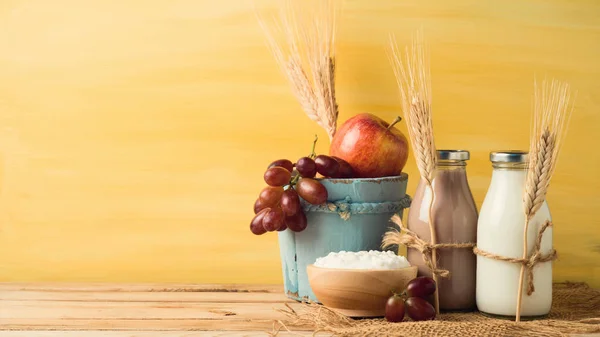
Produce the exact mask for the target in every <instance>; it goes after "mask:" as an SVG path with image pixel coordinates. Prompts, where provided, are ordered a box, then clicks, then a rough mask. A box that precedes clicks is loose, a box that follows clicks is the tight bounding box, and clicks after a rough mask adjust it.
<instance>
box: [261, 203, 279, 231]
mask: <svg viewBox="0 0 600 337" xmlns="http://www.w3.org/2000/svg"><path fill="white" fill-rule="evenodd" d="M284 219H285V217H284V215H283V211H281V209H279V208H271V210H269V211H268V212H267V213H266V214H265V217H264V218H263V221H262V222H263V226H264V227H265V230H267V231H269V232H274V231H276V230H278V229H279V228H280V227H281V224H282V223H283V220H284Z"/></svg>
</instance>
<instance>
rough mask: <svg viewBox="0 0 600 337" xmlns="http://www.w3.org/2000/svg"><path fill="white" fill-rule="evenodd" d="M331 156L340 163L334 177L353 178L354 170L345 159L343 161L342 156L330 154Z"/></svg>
mask: <svg viewBox="0 0 600 337" xmlns="http://www.w3.org/2000/svg"><path fill="white" fill-rule="evenodd" d="M331 158H333V159H335V160H336V161H337V162H338V163H339V164H340V168H339V170H338V173H337V175H336V176H335V178H353V177H354V170H353V169H352V166H350V164H348V162H347V161H345V160H344V159H342V158H338V157H335V156H331Z"/></svg>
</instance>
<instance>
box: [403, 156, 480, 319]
mask: <svg viewBox="0 0 600 337" xmlns="http://www.w3.org/2000/svg"><path fill="white" fill-rule="evenodd" d="M445 152H448V151H438V158H439V162H438V168H437V170H436V176H435V178H434V180H433V188H434V191H435V199H434V204H433V214H432V216H433V219H434V221H433V223H434V225H435V231H436V235H437V243H475V242H476V240H477V207H476V206H475V201H474V200H473V195H472V194H471V190H470V189H469V183H468V181H467V174H466V170H465V165H466V163H465V160H467V159H468V158H469V157H468V156H469V155H468V152H466V151H452V152H450V154H449V155H448V154H446V155H444V153H445ZM457 152H460V153H458V154H457ZM440 155H441V158H442V159H440ZM448 156H449V158H464V159H462V160H443V158H448ZM430 200H431V191H430V190H429V188H428V187H426V184H424V183H423V180H421V181H420V182H419V186H418V187H417V191H416V192H415V195H414V198H413V202H412V204H411V207H410V210H409V212H408V228H409V229H410V230H412V231H414V232H415V233H416V234H417V235H418V236H419V237H420V238H421V239H423V240H425V241H428V242H430V241H431V236H430V232H429V223H428V207H429V201H430ZM407 258H408V261H409V262H410V263H411V264H412V265H413V266H418V268H419V276H431V272H430V271H429V269H428V268H427V267H426V266H425V263H424V262H423V258H422V256H421V253H420V252H418V251H417V250H415V249H412V248H409V249H408V252H407ZM437 266H438V268H442V269H447V270H449V271H450V273H451V274H450V277H448V278H442V277H438V282H439V284H438V290H439V298H440V309H443V310H469V309H474V308H475V274H476V270H475V267H476V256H475V254H473V251H472V249H469V248H452V249H438V250H437Z"/></svg>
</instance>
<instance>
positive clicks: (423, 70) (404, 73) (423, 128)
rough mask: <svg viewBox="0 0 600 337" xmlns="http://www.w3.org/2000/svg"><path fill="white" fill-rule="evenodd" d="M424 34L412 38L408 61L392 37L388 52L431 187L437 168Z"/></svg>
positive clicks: (419, 159)
mask: <svg viewBox="0 0 600 337" xmlns="http://www.w3.org/2000/svg"><path fill="white" fill-rule="evenodd" d="M422 40H423V38H422V35H421V33H418V34H417V36H416V37H415V38H414V39H413V43H412V48H410V49H409V48H408V47H407V48H406V50H405V59H404V61H403V60H402V56H401V52H400V51H399V49H398V45H397V43H396V41H395V38H394V37H393V36H390V49H389V52H388V55H389V58H390V61H391V63H392V68H393V69H394V75H395V77H396V82H397V84H398V89H399V91H400V96H401V103H402V111H403V113H404V119H405V120H406V123H407V125H408V135H409V136H410V141H411V144H412V147H413V152H414V155H415V159H416V161H417V168H418V169H419V173H420V174H421V178H422V179H423V180H425V182H426V183H427V184H428V185H431V184H432V182H433V175H434V172H435V167H436V153H435V142H434V138H433V123H432V118H431V80H430V77H431V76H430V70H429V60H428V58H427V54H426V51H425V46H424V44H423V41H422Z"/></svg>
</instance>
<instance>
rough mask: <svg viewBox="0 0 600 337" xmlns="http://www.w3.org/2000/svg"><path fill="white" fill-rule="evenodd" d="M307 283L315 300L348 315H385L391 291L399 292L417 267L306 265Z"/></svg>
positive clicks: (412, 276) (413, 276) (413, 274)
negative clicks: (387, 268)
mask: <svg viewBox="0 0 600 337" xmlns="http://www.w3.org/2000/svg"><path fill="white" fill-rule="evenodd" d="M306 270H307V272H308V282H309V283H310V287H311V288H312V291H313V292H314V293H315V295H316V296H317V299H318V300H319V302H321V303H323V304H324V305H325V306H326V307H328V308H330V309H333V310H335V311H337V312H340V313H342V314H344V315H346V316H349V317H378V316H384V315H385V303H386V302H387V300H388V298H389V297H390V296H391V295H392V291H396V292H401V291H402V290H403V289H404V287H405V286H406V284H407V283H408V282H409V281H410V280H412V279H413V278H415V277H417V267H416V266H412V267H406V268H401V269H390V270H379V269H368V270H364V269H334V268H321V267H315V266H314V265H312V264H311V265H309V266H307V267H306Z"/></svg>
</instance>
